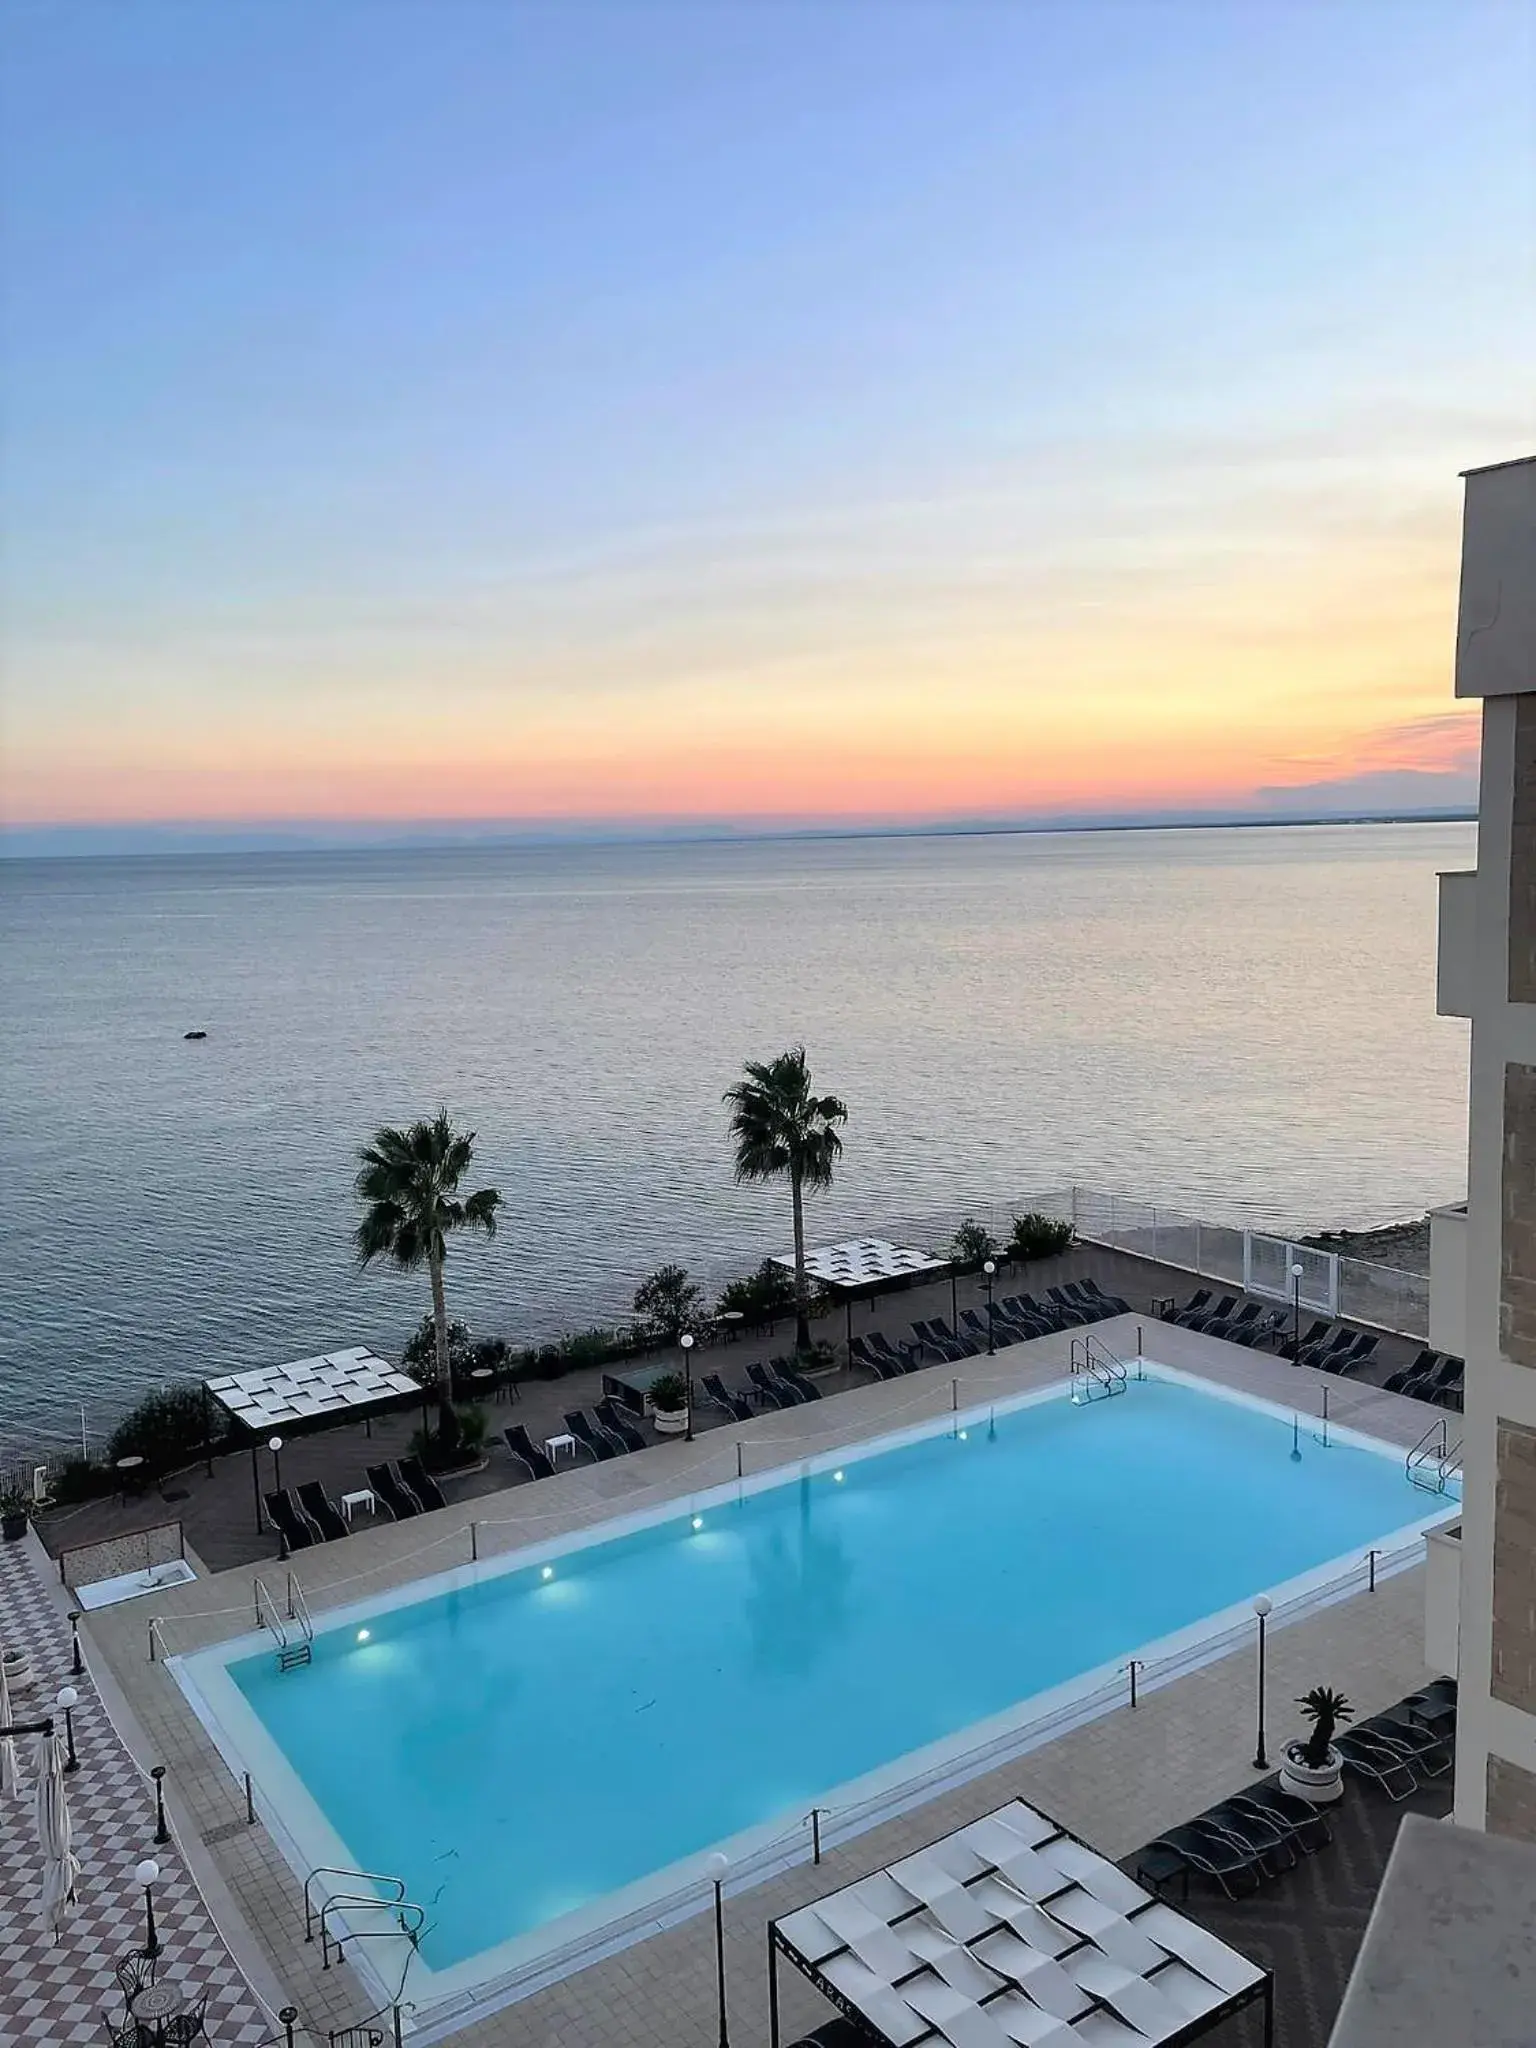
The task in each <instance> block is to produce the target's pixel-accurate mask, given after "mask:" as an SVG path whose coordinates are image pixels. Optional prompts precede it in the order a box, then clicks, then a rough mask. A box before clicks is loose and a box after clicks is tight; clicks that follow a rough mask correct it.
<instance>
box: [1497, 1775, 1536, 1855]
mask: <svg viewBox="0 0 1536 2048" xmlns="http://www.w3.org/2000/svg"><path fill="white" fill-rule="evenodd" d="M1488 1832H1489V1833H1490V1834H1493V1835H1511V1836H1513V1837H1514V1839H1515V1840H1516V1841H1519V1842H1536V1772H1532V1771H1527V1770H1522V1769H1521V1767H1520V1765H1519V1764H1512V1763H1510V1761H1509V1760H1508V1758H1507V1757H1502V1756H1490V1757H1489V1759H1488Z"/></svg>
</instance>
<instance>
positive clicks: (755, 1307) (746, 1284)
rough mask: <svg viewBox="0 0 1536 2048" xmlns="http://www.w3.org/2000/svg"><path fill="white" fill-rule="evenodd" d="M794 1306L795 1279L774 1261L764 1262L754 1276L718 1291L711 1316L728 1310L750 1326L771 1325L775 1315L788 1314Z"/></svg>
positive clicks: (786, 1268) (785, 1267) (734, 1282)
mask: <svg viewBox="0 0 1536 2048" xmlns="http://www.w3.org/2000/svg"><path fill="white" fill-rule="evenodd" d="M794 1305H795V1276H794V1275H793V1273H791V1272H790V1271H789V1269H788V1267H787V1266H781V1265H780V1264H779V1263H778V1261H777V1260H776V1259H764V1261H763V1263H762V1264H761V1265H760V1266H759V1267H758V1269H757V1271H756V1272H755V1273H749V1274H747V1276H746V1278H745V1279H742V1280H731V1281H728V1282H727V1284H726V1285H725V1286H724V1287H722V1288H721V1290H720V1299H719V1301H718V1302H717V1303H716V1304H715V1313H716V1315H723V1314H724V1313H725V1312H726V1311H727V1310H728V1309H729V1310H734V1311H735V1312H736V1313H737V1314H738V1315H741V1316H743V1317H745V1318H746V1320H747V1321H748V1322H750V1323H771V1322H772V1321H773V1320H774V1318H775V1317H776V1316H783V1315H788V1314H789V1312H790V1311H791V1310H792V1309H793V1307H794Z"/></svg>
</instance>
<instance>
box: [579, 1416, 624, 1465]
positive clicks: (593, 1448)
mask: <svg viewBox="0 0 1536 2048" xmlns="http://www.w3.org/2000/svg"><path fill="white" fill-rule="evenodd" d="M565 1426H566V1429H567V1430H568V1431H569V1432H570V1434H571V1435H572V1436H573V1437H575V1439H576V1441H577V1443H579V1444H580V1445H582V1447H583V1448H584V1449H586V1450H588V1451H590V1452H591V1453H592V1455H593V1457H594V1458H596V1459H598V1460H599V1461H604V1460H607V1459H609V1458H622V1457H623V1455H624V1446H623V1445H622V1444H621V1443H620V1442H619V1439H618V1438H617V1437H616V1436H614V1435H613V1434H612V1433H611V1432H610V1431H609V1430H606V1429H604V1428H603V1426H602V1424H601V1423H599V1422H596V1421H594V1420H593V1418H592V1417H591V1416H590V1415H589V1414H588V1413H587V1411H586V1409H585V1408H567V1409H566V1411H565Z"/></svg>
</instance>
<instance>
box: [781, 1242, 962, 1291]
mask: <svg viewBox="0 0 1536 2048" xmlns="http://www.w3.org/2000/svg"><path fill="white" fill-rule="evenodd" d="M773 1263H774V1265H776V1266H787V1267H788V1268H789V1270H790V1272H791V1273H792V1272H793V1271H794V1270H795V1257H794V1253H793V1252H787V1253H776V1254H775V1256H774V1259H773ZM805 1270H806V1272H807V1273H808V1274H809V1275H810V1277H811V1278H812V1279H813V1280H819V1281H820V1282H821V1284H822V1286H823V1287H832V1288H851V1287H873V1286H876V1285H878V1283H879V1282H880V1281H882V1280H903V1279H906V1278H908V1277H909V1276H910V1275H912V1274H914V1273H947V1272H948V1271H949V1260H948V1259H936V1258H934V1256H933V1255H932V1253H931V1252H915V1251H912V1250H910V1249H909V1248H908V1247H907V1246H905V1245H899V1244H891V1243H890V1242H889V1240H888V1239H886V1238H883V1237H850V1238H847V1239H845V1240H844V1242H843V1243H842V1244H824V1245H819V1246H818V1247H817V1248H816V1250H815V1251H813V1252H807V1253H806V1255H805Z"/></svg>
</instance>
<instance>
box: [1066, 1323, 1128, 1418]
mask: <svg viewBox="0 0 1536 2048" xmlns="http://www.w3.org/2000/svg"><path fill="white" fill-rule="evenodd" d="M1128 1377H1129V1375H1128V1374H1127V1372H1126V1369H1125V1363H1124V1361H1123V1360H1122V1359H1119V1358H1116V1356H1115V1354H1114V1352H1113V1351H1111V1350H1109V1349H1108V1347H1107V1346H1106V1345H1103V1344H1101V1343H1100V1342H1099V1340H1098V1338H1097V1337H1090V1336H1082V1337H1074V1338H1073V1339H1072V1399H1073V1400H1074V1401H1075V1402H1077V1403H1079V1404H1081V1403H1082V1402H1085V1401H1099V1400H1108V1399H1109V1398H1110V1396H1111V1395H1113V1394H1123V1393H1124V1392H1125V1387H1126V1381H1127V1379H1128Z"/></svg>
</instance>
